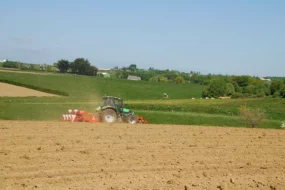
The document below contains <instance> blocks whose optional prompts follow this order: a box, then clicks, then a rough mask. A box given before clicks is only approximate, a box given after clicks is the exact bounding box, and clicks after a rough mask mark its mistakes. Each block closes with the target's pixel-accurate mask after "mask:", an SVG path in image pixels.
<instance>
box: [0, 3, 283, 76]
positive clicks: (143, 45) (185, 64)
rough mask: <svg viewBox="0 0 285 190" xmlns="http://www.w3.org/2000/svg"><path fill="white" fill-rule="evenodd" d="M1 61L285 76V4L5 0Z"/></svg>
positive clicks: (0, 7) (0, 31)
mask: <svg viewBox="0 0 285 190" xmlns="http://www.w3.org/2000/svg"><path fill="white" fill-rule="evenodd" d="M0 23H1V27H0V59H5V58H6V59H10V60H17V61H22V62H31V63H48V64H52V63H54V62H56V61H57V60H59V59H68V60H70V61H72V60H74V59H75V58H77V57H84V58H88V59H89V61H90V62H91V63H92V64H94V65H95V66H97V67H100V68H102V67H113V66H119V67H122V66H128V65H130V64H137V66H138V67H139V68H146V69H148V68H149V67H154V68H158V69H173V70H179V71H185V72H189V71H200V72H201V73H205V74H208V73H215V74H235V75H241V74H248V75H257V76H284V75H285V1H282V0H271V1H269V0H250V1H249V0H215V1H213V0H104V1H102V0H101V1H97V0H82V1H81V2H79V0H76V1H75V0H46V1H40V0H25V1H23V0H9V1H8V0H6V1H1V3H0Z"/></svg>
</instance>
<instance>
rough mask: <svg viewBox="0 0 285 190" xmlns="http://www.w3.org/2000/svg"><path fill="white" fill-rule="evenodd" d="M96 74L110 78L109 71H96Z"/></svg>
mask: <svg viewBox="0 0 285 190" xmlns="http://www.w3.org/2000/svg"><path fill="white" fill-rule="evenodd" d="M97 75H98V76H101V77H104V78H110V77H111V75H110V74H109V73H106V72H98V73H97Z"/></svg>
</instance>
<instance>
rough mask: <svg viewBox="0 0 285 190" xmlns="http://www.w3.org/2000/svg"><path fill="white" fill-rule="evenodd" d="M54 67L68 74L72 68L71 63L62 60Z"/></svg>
mask: <svg viewBox="0 0 285 190" xmlns="http://www.w3.org/2000/svg"><path fill="white" fill-rule="evenodd" d="M54 66H55V67H57V68H58V69H59V72H61V73H66V72H67V71H68V69H69V67H70V63H69V61H67V60H64V59H61V60H59V61H58V62H57V63H55V64H54Z"/></svg>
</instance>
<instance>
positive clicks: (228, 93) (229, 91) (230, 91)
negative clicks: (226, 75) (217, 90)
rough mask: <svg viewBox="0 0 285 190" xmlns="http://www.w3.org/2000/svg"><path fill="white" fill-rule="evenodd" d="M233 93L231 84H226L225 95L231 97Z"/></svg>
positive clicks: (233, 88)
mask: <svg viewBox="0 0 285 190" xmlns="http://www.w3.org/2000/svg"><path fill="white" fill-rule="evenodd" d="M234 93H235V87H234V85H233V84H231V83H227V84H226V95H227V96H231V95H233V94H234Z"/></svg>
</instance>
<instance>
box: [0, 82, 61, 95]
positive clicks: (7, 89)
mask: <svg viewBox="0 0 285 190" xmlns="http://www.w3.org/2000/svg"><path fill="white" fill-rule="evenodd" d="M1 96H6V97H24V96H57V95H55V94H48V93H45V92H40V91H37V90H32V89H29V88H24V87H20V86H15V85H11V84H6V83H1V82H0V97H1Z"/></svg>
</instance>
